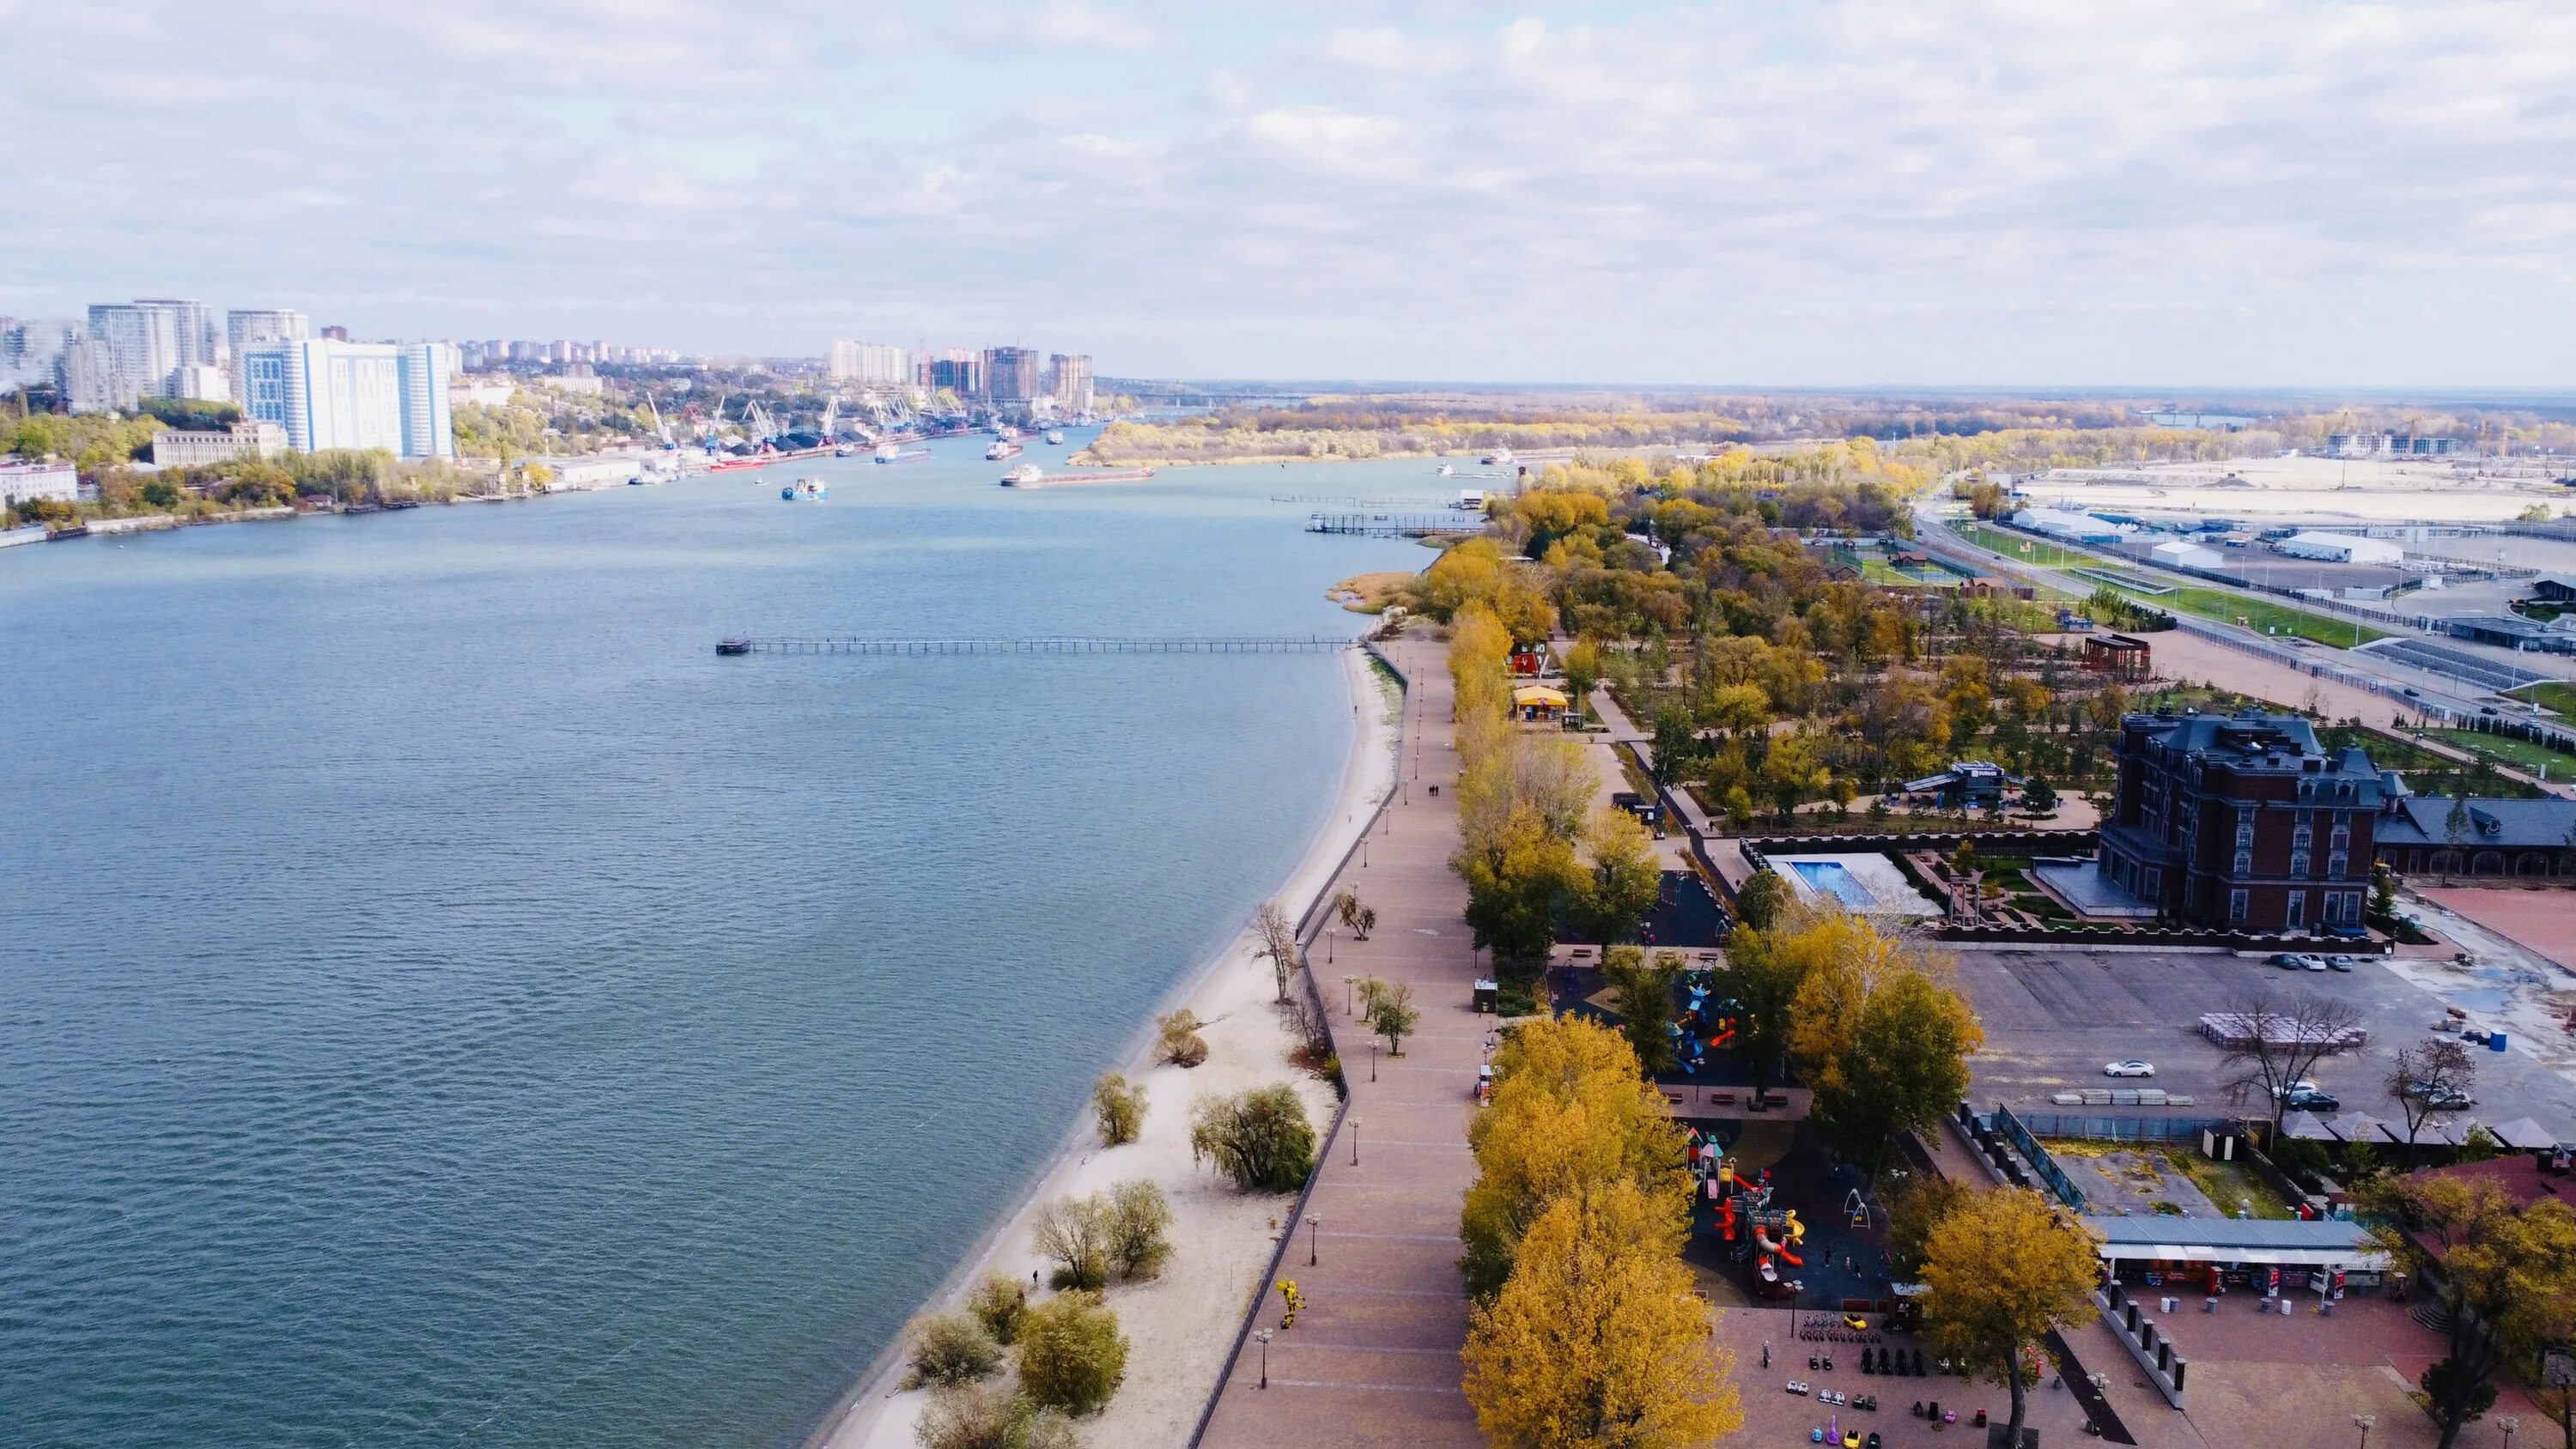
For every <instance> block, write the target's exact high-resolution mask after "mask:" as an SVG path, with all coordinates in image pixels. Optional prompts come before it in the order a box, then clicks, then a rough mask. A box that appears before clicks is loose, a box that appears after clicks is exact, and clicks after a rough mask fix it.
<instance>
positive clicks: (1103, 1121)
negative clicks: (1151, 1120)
mask: <svg viewBox="0 0 2576 1449" xmlns="http://www.w3.org/2000/svg"><path fill="white" fill-rule="evenodd" d="M1091 1110H1092V1115H1093V1116H1095V1117H1096V1118H1098V1119H1099V1123H1100V1145H1101V1146H1103V1147H1123V1146H1125V1145H1127V1144H1128V1143H1130V1142H1133V1141H1135V1140H1136V1137H1137V1134H1139V1133H1141V1132H1143V1131H1144V1130H1145V1088H1144V1087H1143V1086H1142V1085H1141V1084H1139V1083H1135V1082H1130V1081H1128V1080H1127V1078H1126V1077H1125V1076H1124V1075H1123V1074H1121V1073H1118V1072H1104V1073H1102V1074H1101V1078H1100V1080H1099V1081H1097V1082H1094V1083H1092V1086H1091Z"/></svg>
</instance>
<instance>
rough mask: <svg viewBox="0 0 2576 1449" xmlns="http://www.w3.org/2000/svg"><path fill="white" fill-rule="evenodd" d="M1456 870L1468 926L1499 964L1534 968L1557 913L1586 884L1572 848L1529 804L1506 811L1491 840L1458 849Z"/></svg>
mask: <svg viewBox="0 0 2576 1449" xmlns="http://www.w3.org/2000/svg"><path fill="white" fill-rule="evenodd" d="M1455 865H1456V868H1457V871H1458V873H1459V875H1460V876H1461V877H1462V878H1463V879H1464V880H1465V881H1466V883H1467V924H1468V926H1469V927H1470V928H1471V929H1472V930H1473V932H1474V935H1475V943H1476V945H1478V946H1480V947H1482V948H1484V949H1485V950H1488V951H1491V952H1493V953H1494V956H1495V958H1496V959H1497V960H1498V961H1513V962H1520V963H1534V962H1537V961H1540V960H1543V959H1545V958H1546V956H1547V953H1548V948H1549V946H1550V945H1552V944H1553V943H1554V941H1555V939H1556V912H1557V907H1558V905H1559V903H1560V902H1562V901H1563V900H1564V899H1565V898H1566V897H1567V896H1568V894H1569V893H1571V892H1574V891H1578V890H1581V889H1582V888H1583V887H1584V885H1585V884H1586V882H1587V877H1586V875H1585V873H1584V871H1583V867H1582V864H1581V862H1580V861H1578V860H1577V859H1576V858H1575V854H1574V846H1573V845H1572V844H1571V843H1569V842H1568V841H1566V840H1565V839H1564V838H1563V837H1561V836H1559V835H1557V834H1555V833H1554V832H1552V831H1551V830H1549V829H1548V826H1547V822H1546V820H1545V818H1544V817H1542V816H1541V815H1540V814H1539V812H1538V810H1537V809H1536V808H1535V807H1534V806H1531V805H1528V804H1518V805H1514V806H1512V807H1511V811H1510V813H1509V815H1508V816H1506V817H1505V819H1504V822H1503V825H1502V828H1501V829H1500V830H1499V831H1498V832H1497V833H1496V835H1495V837H1494V838H1493V839H1492V840H1490V841H1488V842H1485V843H1483V844H1481V845H1475V844H1471V845H1465V846H1461V847H1460V849H1459V852H1458V855H1457V857H1456V861H1455Z"/></svg>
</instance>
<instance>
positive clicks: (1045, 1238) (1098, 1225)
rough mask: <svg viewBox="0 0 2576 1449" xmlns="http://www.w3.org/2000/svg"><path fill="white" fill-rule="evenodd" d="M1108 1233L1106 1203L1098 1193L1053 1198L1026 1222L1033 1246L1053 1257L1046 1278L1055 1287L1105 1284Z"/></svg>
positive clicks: (1108, 1261) (1094, 1286) (1107, 1274)
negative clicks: (1051, 1270) (1052, 1269)
mask: <svg viewBox="0 0 2576 1449" xmlns="http://www.w3.org/2000/svg"><path fill="white" fill-rule="evenodd" d="M1109 1234H1110V1221H1109V1203H1108V1200H1107V1199H1106V1198H1104V1197H1102V1196H1101V1195H1099V1194H1098V1193H1094V1194H1092V1195H1091V1196H1089V1197H1060V1198H1057V1199H1055V1200H1054V1201H1052V1202H1049V1203H1047V1204H1045V1205H1044V1206H1042V1207H1040V1208H1039V1209H1038V1211H1037V1216H1036V1218H1035V1219H1034V1220H1033V1221H1032V1222H1031V1224H1030V1236H1031V1237H1032V1238H1034V1239H1035V1240H1036V1244H1037V1250H1038V1251H1039V1252H1041V1253H1043V1254H1045V1255H1046V1256H1047V1257H1049V1258H1051V1259H1053V1260H1054V1261H1055V1274H1054V1276H1053V1278H1052V1279H1051V1280H1050V1281H1051V1282H1053V1283H1054V1285H1055V1286H1056V1287H1058V1288H1104V1287H1107V1286H1108V1284H1109V1264H1110V1260H1109V1252H1110V1241H1109Z"/></svg>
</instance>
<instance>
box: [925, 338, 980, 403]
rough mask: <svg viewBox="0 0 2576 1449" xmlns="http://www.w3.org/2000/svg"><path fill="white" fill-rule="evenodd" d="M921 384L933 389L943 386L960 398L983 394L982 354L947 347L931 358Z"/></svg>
mask: <svg viewBox="0 0 2576 1449" xmlns="http://www.w3.org/2000/svg"><path fill="white" fill-rule="evenodd" d="M922 385H923V386H924V387H928V388H930V389H932V390H933V391H937V390H939V389H941V388H945V389H947V390H948V391H950V392H953V393H955V394H957V395H958V396H959V397H961V398H973V397H981V396H983V395H984V357H983V354H981V353H976V352H969V351H966V350H965V349H964V348H958V347H952V348H950V349H948V351H947V352H946V353H944V354H943V355H941V356H939V357H936V358H933V359H931V361H930V364H929V366H928V368H927V369H926V370H925V374H924V376H923V378H922Z"/></svg>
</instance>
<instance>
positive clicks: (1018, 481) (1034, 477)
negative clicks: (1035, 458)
mask: <svg viewBox="0 0 2576 1449" xmlns="http://www.w3.org/2000/svg"><path fill="white" fill-rule="evenodd" d="M1002 486H1003V487H1005V488H1043V487H1045V486H1046V470H1045V469H1044V468H1041V467H1039V466H1038V465H1037V464H1035V463H1022V464H1021V465H1020V466H1018V467H1016V468H1013V469H1012V470H1011V471H1010V472H1008V473H1005V474H1003V475H1002Z"/></svg>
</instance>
